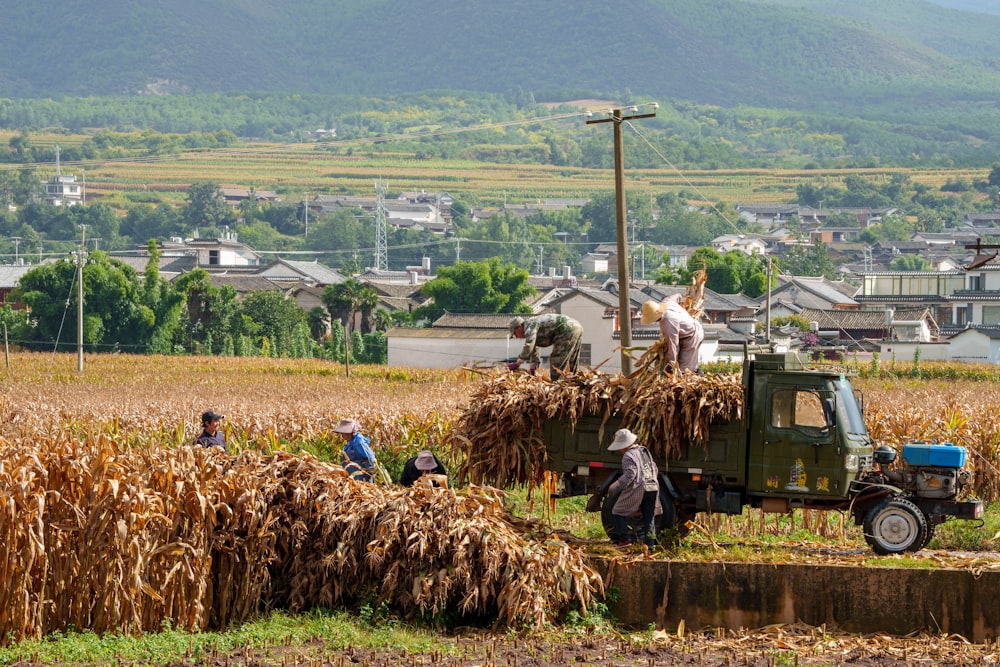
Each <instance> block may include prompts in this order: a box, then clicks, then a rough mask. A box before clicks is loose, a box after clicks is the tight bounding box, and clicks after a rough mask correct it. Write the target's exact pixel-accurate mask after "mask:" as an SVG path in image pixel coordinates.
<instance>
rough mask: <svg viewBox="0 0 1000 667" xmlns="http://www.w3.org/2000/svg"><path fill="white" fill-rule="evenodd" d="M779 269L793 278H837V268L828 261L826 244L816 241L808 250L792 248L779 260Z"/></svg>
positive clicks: (797, 247)
mask: <svg viewBox="0 0 1000 667" xmlns="http://www.w3.org/2000/svg"><path fill="white" fill-rule="evenodd" d="M780 265H781V268H782V269H783V270H785V271H786V272H788V273H790V274H792V275H793V276H825V277H827V278H830V279H836V278H837V268H836V267H835V266H834V265H833V260H832V259H830V253H829V252H828V251H827V249H826V244H825V243H823V242H822V241H817V242H816V243H815V244H814V245H812V246H810V247H809V248H808V249H806V248H804V247H803V246H800V245H797V246H793V247H792V249H791V250H789V251H788V254H787V255H785V256H784V257H782V258H781V261H780Z"/></svg>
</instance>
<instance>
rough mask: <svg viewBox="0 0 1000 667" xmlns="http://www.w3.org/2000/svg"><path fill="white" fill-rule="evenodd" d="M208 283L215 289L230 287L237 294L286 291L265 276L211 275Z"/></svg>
mask: <svg viewBox="0 0 1000 667" xmlns="http://www.w3.org/2000/svg"><path fill="white" fill-rule="evenodd" d="M208 281H209V282H210V283H212V286H213V287H222V286H223V285H229V286H230V287H232V288H233V289H235V290H236V291H237V292H240V293H242V292H273V291H280V290H284V289H285V288H284V287H282V286H281V285H277V284H275V283H274V282H272V281H270V280H268V279H267V278H264V277H263V276H245V275H229V274H211V273H210V274H209V275H208Z"/></svg>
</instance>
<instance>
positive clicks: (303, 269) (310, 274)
mask: <svg viewBox="0 0 1000 667" xmlns="http://www.w3.org/2000/svg"><path fill="white" fill-rule="evenodd" d="M278 261H279V262H281V263H283V264H285V265H286V266H288V267H289V268H291V269H294V270H295V271H297V272H299V273H301V274H302V275H303V276H305V277H306V278H309V279H311V280H314V281H316V282H317V283H319V284H321V285H336V284H337V283H342V282H344V276H342V275H341V274H340V273H339V272H337V271H335V270H333V269H331V268H330V267H328V266H324V265H323V264H320V263H319V262H318V261H316V260H313V261H312V262H300V261H296V260H291V259H279V260H278Z"/></svg>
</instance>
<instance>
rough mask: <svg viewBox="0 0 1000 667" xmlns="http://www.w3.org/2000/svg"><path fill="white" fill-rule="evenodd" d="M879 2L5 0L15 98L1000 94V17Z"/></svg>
mask: <svg viewBox="0 0 1000 667" xmlns="http://www.w3.org/2000/svg"><path fill="white" fill-rule="evenodd" d="M776 3H777V4H776ZM872 4H873V3H870V2H868V3H867V5H872ZM785 5H798V6H785ZM838 5H843V6H849V7H851V8H853V9H852V10H851V11H839V12H838V11H834V10H835V8H836V6H838ZM867 5H866V4H864V3H861V2H858V1H857V0H836V2H835V1H834V0H775V2H765V3H763V4H761V3H758V2H752V1H746V0H635V1H634V2H631V3H627V4H625V5H620V4H613V3H607V2H598V1H597V0H574V1H570V0H548V1H547V2H544V3H539V2H535V1H528V0H506V1H504V2H497V1H493V2H489V1H487V0H482V1H480V2H454V0H410V1H409V2H406V3H400V2H397V1H393V0H300V1H299V2H296V3H286V4H278V3H271V2H266V1H265V0H173V1H172V2H170V3H152V2H149V1H148V0H138V1H137V0H105V1H104V2H101V3H91V6H90V7H88V8H87V11H86V12H85V13H83V12H78V13H73V11H72V10H73V7H72V5H68V4H67V3H65V2H64V0H35V2H32V3H15V1H14V0H0V22H2V23H3V25H4V26H5V27H6V30H5V39H4V40H0V95H4V96H8V97H44V96H58V95H108V94H135V93H140V92H147V93H148V92H183V91H191V92H218V91H228V92H232V91H239V92H279V93H289V92H293V93H294V92H300V93H318V94H339V93H346V94H368V95H385V94H394V93H399V92H407V91H420V90H433V89H451V90H476V91H485V92H505V91H511V90H523V91H526V92H531V93H533V94H535V96H536V98H539V99H558V98H560V97H562V98H566V97H568V96H574V95H579V94H588V93H614V94H621V96H622V97H627V96H628V94H629V93H631V94H638V95H643V96H651V97H664V98H666V97H669V98H681V99H690V100H695V101H699V102H708V103H713V104H723V105H732V104H739V103H745V104H754V105H763V106H786V107H797V108H803V109H831V108H845V109H852V108H860V107H864V106H865V105H870V104H872V103H873V102H875V103H878V104H879V105H886V104H888V105H890V106H891V105H893V104H895V105H909V104H913V103H920V104H923V105H931V106H933V105H937V104H949V103H951V102H952V101H953V100H954V99H956V98H958V99H962V100H964V101H972V102H978V101H982V102H990V101H994V100H995V99H997V96H998V93H1000V75H998V74H997V72H996V71H995V70H994V69H993V68H992V67H990V66H988V65H985V64H983V63H982V62H978V61H976V62H973V61H972V60H968V59H966V58H965V57H966V56H971V55H976V56H988V57H992V56H1000V49H998V48H996V47H993V46H992V44H993V43H992V41H990V40H987V39H985V38H984V37H982V34H983V33H984V31H987V32H988V31H993V34H996V31H997V29H1000V17H998V18H997V22H998V23H996V24H994V23H992V20H993V17H984V16H982V15H978V16H977V15H973V14H969V13H966V12H959V11H953V10H948V9H943V8H941V7H938V6H935V5H931V4H930V3H928V2H925V1H924V0H880V2H879V3H878V7H879V11H880V12H881V14H879V16H877V17H876V16H872V15H871V14H874V12H870V13H865V12H863V11H862V10H863V9H864V8H865V7H866V6H867ZM883 8H884V10H885V11H882V10H883ZM52 17H57V18H56V20H51V18H52ZM876 19H878V20H876ZM893 21H895V22H896V24H897V25H900V24H906V25H907V26H908V27H907V29H906V30H900V29H891V26H889V25H887V24H888V23H892V22H893ZM935 25H936V26H937V27H938V29H939V32H940V29H941V28H942V26H946V27H947V28H948V30H956V31H962V30H966V31H968V34H969V35H974V36H975V39H967V40H966V42H968V43H969V46H967V47H965V48H963V49H957V48H946V47H948V45H949V44H953V43H954V42H955V41H957V40H956V39H955V37H954V36H953V35H951V34H948V35H945V36H943V37H942V39H940V40H937V41H934V40H932V39H931V36H933V35H934V34H935V32H934V31H935ZM939 42H940V43H939Z"/></svg>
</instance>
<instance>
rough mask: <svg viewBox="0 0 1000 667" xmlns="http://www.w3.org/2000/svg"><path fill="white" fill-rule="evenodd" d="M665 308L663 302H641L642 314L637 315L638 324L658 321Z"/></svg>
mask: <svg viewBox="0 0 1000 667" xmlns="http://www.w3.org/2000/svg"><path fill="white" fill-rule="evenodd" d="M666 310H667V306H666V304H664V303H659V302H658V301H644V302H643V304H642V315H640V316H639V324H641V325H643V326H646V325H647V324H652V323H653V322H657V321H659V319H660V318H661V317H663V313H665V312H666Z"/></svg>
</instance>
